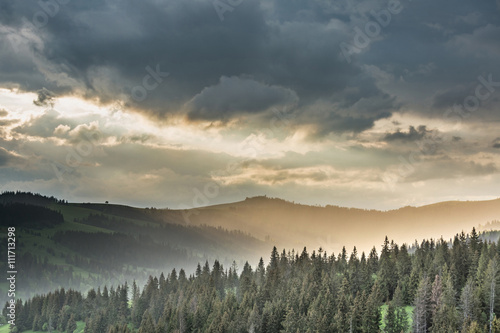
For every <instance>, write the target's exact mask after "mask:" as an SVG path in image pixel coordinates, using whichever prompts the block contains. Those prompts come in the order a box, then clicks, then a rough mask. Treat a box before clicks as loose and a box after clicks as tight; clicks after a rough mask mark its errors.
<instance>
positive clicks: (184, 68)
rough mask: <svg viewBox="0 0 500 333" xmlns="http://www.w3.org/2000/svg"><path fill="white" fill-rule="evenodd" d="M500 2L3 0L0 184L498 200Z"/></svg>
mask: <svg viewBox="0 0 500 333" xmlns="http://www.w3.org/2000/svg"><path fill="white" fill-rule="evenodd" d="M499 14H500V0H496V1H494V0H476V1H473V0H438V1H436V0H412V1H410V0H401V1H398V0H389V1H379V0H336V1H326V0H300V1H299V0H260V1H256V0H226V1H223V0H215V1H213V0H183V1H180V0H162V1H160V0H144V1H132V0H106V1H102V0H101V1H98V0H87V1H81V0H41V1H15V0H3V1H2V2H1V3H0V59H1V61H0V190H1V191H6V190H23V191H33V192H39V193H42V194H46V195H54V196H56V197H59V198H64V199H67V200H69V201H78V202H104V201H109V202H111V203H121V204H128V205H133V206H139V207H151V206H154V207H158V208H164V207H169V208H172V209H185V208H190V207H197V206H205V205H212V204H218V203H224V202H232V201H239V200H243V199H245V198H246V197H253V196H257V195H267V196H270V197H279V198H283V199H286V200H290V201H295V202H300V203H305V204H315V205H316V204H317V205H326V204H333V205H339V206H349V207H359V208H370V209H374V208H375V209H382V210H386V209H394V208H398V207H402V206H407V205H414V206H419V205H424V204H429V203H433V202H438V201H447V200H486V199H494V198H497V197H499V192H498V184H499V183H500V170H499V168H500V156H499V153H500V66H499V60H498V59H500V15H499Z"/></svg>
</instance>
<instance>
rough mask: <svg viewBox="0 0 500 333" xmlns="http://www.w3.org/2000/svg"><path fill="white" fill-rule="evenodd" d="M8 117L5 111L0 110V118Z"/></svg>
mask: <svg viewBox="0 0 500 333" xmlns="http://www.w3.org/2000/svg"><path fill="white" fill-rule="evenodd" d="M8 115H9V112H8V111H7V110H5V109H0V117H6V116H8Z"/></svg>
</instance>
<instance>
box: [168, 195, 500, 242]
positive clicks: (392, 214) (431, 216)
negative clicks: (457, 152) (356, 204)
mask: <svg viewBox="0 0 500 333" xmlns="http://www.w3.org/2000/svg"><path fill="white" fill-rule="evenodd" d="M162 213H163V218H164V219H165V220H166V221H180V222H179V223H183V224H185V223H188V222H189V223H190V224H191V225H197V226H199V225H209V226H214V227H223V228H226V229H229V230H232V229H237V230H241V231H243V232H247V233H250V234H251V235H253V236H255V237H257V238H259V239H268V240H269V241H271V243H273V244H275V245H277V246H278V248H283V247H286V248H296V249H302V247H304V246H307V247H308V248H311V249H317V248H318V247H320V246H321V247H323V248H324V249H326V250H327V251H329V252H330V251H335V252H338V251H340V250H341V249H342V246H344V245H345V246H346V247H348V248H349V247H350V248H351V249H352V247H353V246H357V247H358V251H360V250H364V251H369V250H370V249H371V248H372V247H373V246H374V245H378V244H379V243H380V239H383V238H384V237H385V236H388V237H389V239H394V240H397V241H398V242H407V243H413V242H414V241H415V240H421V239H423V238H440V237H443V238H445V239H449V238H450V237H452V236H453V235H454V234H455V233H456V231H457V230H464V231H466V232H468V231H470V230H471V229H472V227H474V226H478V225H479V224H484V223H486V222H488V221H492V220H498V219H499V218H500V199H496V200H489V201H448V202H441V203H436V204H432V205H426V206H421V207H403V208H400V209H396V210H390V211H378V210H365V209H356V208H346V207H338V206H326V207H319V206H307V205H301V204H296V203H292V202H288V201H285V200H281V199H275V198H268V197H265V196H261V197H253V198H247V199H246V200H244V201H240V202H235V203H230V204H223V205H216V206H208V207H202V208H196V209H191V210H186V211H171V210H163V211H162ZM184 217H187V218H184Z"/></svg>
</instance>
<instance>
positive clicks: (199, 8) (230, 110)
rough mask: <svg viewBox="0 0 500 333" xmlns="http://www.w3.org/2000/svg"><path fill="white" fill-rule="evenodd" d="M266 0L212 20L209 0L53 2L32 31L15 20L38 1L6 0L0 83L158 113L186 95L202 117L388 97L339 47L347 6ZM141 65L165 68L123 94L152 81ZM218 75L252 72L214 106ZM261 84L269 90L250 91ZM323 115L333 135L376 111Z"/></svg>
mask: <svg viewBox="0 0 500 333" xmlns="http://www.w3.org/2000/svg"><path fill="white" fill-rule="evenodd" d="M270 3H272V1H271V2H267V1H264V2H262V3H258V2H253V1H244V2H243V3H242V4H241V5H240V6H238V7H237V8H235V9H234V10H233V11H231V12H227V13H225V16H224V21H223V22H221V21H220V20H219V17H218V15H217V13H216V11H215V9H214V7H213V4H212V2H210V1H198V0H188V1H182V2H179V1H164V2H157V1H141V2H135V1H131V0H128V1H97V0H94V1H86V2H80V1H72V2H69V3H68V4H66V5H59V6H58V9H57V14H55V15H53V16H50V15H49V16H48V20H47V24H46V25H44V27H43V28H41V29H36V30H34V31H30V30H29V28H28V26H27V25H26V24H24V28H23V29H21V27H23V17H24V18H27V19H28V20H32V18H33V17H34V16H33V15H36V14H37V13H38V12H39V11H41V10H42V9H41V8H40V7H39V5H36V3H35V2H33V3H30V4H28V3H21V2H9V3H8V8H9V13H10V15H9V20H7V21H5V23H4V24H5V26H6V27H8V28H9V29H11V30H9V32H8V34H7V37H6V38H3V39H1V38H0V42H2V43H4V44H5V46H8V43H9V41H12V40H16V41H17V43H14V44H15V45H16V47H15V48H14V49H16V50H13V47H9V48H2V50H5V49H10V52H7V51H0V52H2V53H4V52H5V53H6V54H5V57H2V59H5V61H4V62H3V64H2V65H0V73H1V74H5V75H0V77H1V79H0V80H1V81H3V84H4V85H8V84H17V85H19V86H21V87H22V88H23V89H25V90H29V91H38V90H39V89H41V88H42V87H43V86H45V87H47V89H48V90H50V91H53V92H54V93H55V94H57V95H64V94H71V93H75V94H79V95H83V96H84V97H86V98H92V99H95V98H98V99H99V100H100V101H101V102H104V103H109V102H112V101H114V100H116V99H125V100H127V101H128V105H129V106H130V107H133V108H135V109H138V110H140V111H144V112H146V113H149V114H154V115H157V116H163V115H165V114H168V113H172V112H179V109H182V108H183V106H184V105H186V103H187V102H189V101H191V104H190V106H192V107H193V108H192V109H191V112H190V113H189V117H190V118H191V119H194V118H196V119H210V120H214V119H217V118H218V117H222V118H223V119H228V118H231V117H236V116H238V115H239V114H240V113H242V112H250V113H252V112H258V111H263V110H265V109H266V108H268V107H269V106H273V105H275V104H282V103H289V102H290V101H291V100H300V103H301V105H300V106H302V107H304V106H307V105H310V104H311V103H314V102H315V101H316V100H317V99H318V98H322V99H325V100H333V99H335V100H337V98H340V99H341V100H342V101H343V103H345V105H346V106H348V107H350V106H352V105H354V104H355V103H357V102H359V101H360V100H361V98H362V97H366V96H378V95H380V96H384V95H385V94H384V93H383V92H382V91H381V90H380V89H379V88H377V87H376V85H375V82H374V80H373V79H372V78H370V77H369V76H367V75H366V74H365V73H364V71H363V69H362V68H360V67H358V66H356V65H346V63H345V62H344V60H343V59H341V58H340V57H339V56H338V54H339V50H338V45H339V43H340V42H341V41H342V40H343V39H344V38H347V37H348V33H349V32H348V31H347V30H346V27H345V24H344V23H343V22H344V21H346V20H348V16H349V11H350V10H352V8H351V7H350V5H348V2H342V3H338V4H336V5H332V4H328V3H326V2H324V1H307V2H303V3H301V2H296V3H294V4H293V5H290V6H287V5H286V4H285V3H284V2H280V1H276V2H275V3H274V9H270V6H269V4H270ZM34 4H35V5H34ZM271 7H273V6H271ZM285 9H286V10H285ZM25 21H26V20H24V22H25ZM35 23H36V22H35ZM33 67H35V70H33ZM12 68H15V71H13V70H12ZM148 68H149V69H155V68H159V69H160V71H162V72H169V74H170V75H169V76H168V77H166V78H163V80H162V81H161V82H159V84H158V86H157V87H155V88H154V89H147V90H146V92H147V96H146V97H145V98H144V100H141V101H140V102H139V101H137V100H134V99H132V98H130V97H131V92H132V89H133V88H134V87H145V85H144V82H146V83H148V82H149V83H151V84H153V83H154V81H151V80H150V79H151V78H150V79H147V78H146V77H147V76H148V75H150V72H151V71H150V70H148ZM14 73H16V74H14ZM16 75H17V76H16ZM221 77H227V78H244V77H251V78H252V80H253V81H255V83H254V87H251V88H250V89H248V91H246V92H242V91H240V90H237V89H235V90H234V91H230V92H229V93H234V95H233V96H225V98H224V99H223V100H221V101H218V102H216V103H214V101H213V97H215V96H216V95H217V94H218V93H220V91H222V89H223V88H225V87H220V86H221V85H222V84H221V83H220V82H219V80H220V78H221ZM148 80H149V81H148ZM234 80H236V79H234ZM242 80H243V79H242ZM247 83H248V82H247ZM218 86H219V89H216V87H218ZM240 86H241V85H240ZM259 86H267V89H261V90H260V91H257V90H258V89H259V88H257V87H259ZM354 86H356V87H360V92H359V94H357V95H356V94H352V93H351V90H352V87H354ZM280 89H282V90H280ZM265 90H266V91H265ZM245 93H246V94H245ZM256 94H260V95H259V96H256ZM344 95H345V96H344ZM217 96H218V95H217ZM236 100H239V101H238V103H236V104H235V103H234V101H236ZM245 100H246V101H247V102H244V101H245ZM251 100H253V101H254V102H255V105H252V106H251V105H250V104H249V103H248V101H251ZM202 103H208V104H207V105H203V104H202ZM240 104H241V105H240ZM243 104H245V105H243ZM219 107H220V108H221V109H217V110H216V111H215V108H219ZM389 108H392V106H389ZM388 112H390V110H389V111H388ZM328 117H330V116H328ZM332 117H333V118H336V117H342V118H345V119H344V120H342V121H341V122H335V124H333V126H331V129H330V131H335V130H337V128H338V127H339V126H346V128H342V130H345V131H351V130H352V131H359V130H360V129H363V128H367V127H370V126H371V125H370V124H371V123H372V121H370V119H372V118H375V119H376V118H378V117H379V116H377V115H371V114H363V115H356V116H349V117H345V116H340V115H332ZM358 119H359V122H358V121H357V120H358ZM367 119H368V120H367ZM324 131H325V132H326V133H328V132H329V130H326V129H325V130H324Z"/></svg>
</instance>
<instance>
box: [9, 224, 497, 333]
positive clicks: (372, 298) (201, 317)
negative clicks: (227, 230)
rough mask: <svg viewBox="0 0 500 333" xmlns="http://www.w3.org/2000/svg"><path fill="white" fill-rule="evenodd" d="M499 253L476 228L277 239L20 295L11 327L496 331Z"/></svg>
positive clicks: (256, 332) (105, 332)
mask: <svg viewBox="0 0 500 333" xmlns="http://www.w3.org/2000/svg"><path fill="white" fill-rule="evenodd" d="M499 255H500V246H498V243H495V242H490V241H483V240H481V238H480V237H479V234H478V233H477V232H476V230H475V229H473V230H472V232H471V233H470V234H465V233H464V232H462V233H460V234H457V235H456V236H455V237H454V238H453V240H452V241H451V242H447V241H445V240H443V239H439V240H433V239H430V240H424V241H422V242H421V243H417V242H415V243H414V244H412V245H407V244H402V245H401V246H399V245H398V244H396V243H395V242H393V241H391V242H390V241H389V240H388V238H387V237H386V238H385V240H384V242H383V244H382V247H381V250H380V253H378V252H377V250H376V248H375V247H374V248H373V249H372V250H371V251H370V252H369V253H368V254H365V253H364V252H363V253H361V254H359V253H358V252H357V250H356V248H354V249H353V250H352V251H351V252H350V254H348V252H347V251H346V249H345V248H343V250H342V251H341V252H340V253H338V254H333V253H332V254H328V253H326V252H325V251H323V250H322V249H319V250H317V251H313V252H312V253H309V252H308V251H307V249H306V248H304V249H303V250H302V251H299V252H295V251H294V250H291V251H286V250H283V251H281V252H279V251H278V250H277V249H276V247H274V248H273V250H272V252H271V255H270V258H269V260H266V262H267V264H266V263H265V261H264V260H263V259H262V258H261V260H260V261H259V264H258V265H257V267H255V268H253V267H251V265H250V264H248V263H246V264H245V265H244V266H243V267H242V269H241V272H240V268H239V267H238V266H237V264H236V263H233V265H231V266H230V267H223V265H222V264H221V263H220V262H219V261H217V260H216V261H214V262H213V263H212V264H211V265H210V264H209V262H208V261H206V262H205V264H204V265H200V264H198V266H197V269H196V272H195V273H194V274H191V275H189V276H187V275H186V273H185V271H184V270H182V269H181V270H180V271H179V272H177V271H176V270H175V269H174V270H172V271H171V272H170V273H169V274H167V275H166V276H165V275H164V274H161V275H160V276H159V277H149V280H148V282H147V284H146V285H145V286H144V287H143V288H142V289H141V288H140V286H138V285H137V284H136V283H135V281H133V282H132V283H130V284H123V285H119V286H116V287H113V286H106V287H104V288H102V289H101V288H98V289H97V290H96V289H91V290H90V291H88V292H87V293H86V294H82V293H81V292H78V291H75V290H64V289H58V290H56V291H53V292H50V293H48V294H44V295H37V296H35V297H33V298H31V299H29V300H26V301H24V302H23V301H18V302H17V304H16V315H17V321H16V326H15V328H14V329H13V330H12V331H13V332H23V331H25V330H30V329H33V330H34V331H39V330H42V331H52V330H58V331H59V332H74V331H75V329H76V323H77V322H84V323H85V329H84V332H92V333H100V332H102V333H114V332H138V333H152V332H154V333H164V332H196V333H198V332H199V333H201V332H220V333H222V332H228V333H229V332H252V333H280V332H289V333H296V332H305V333H309V332H311V333H312V332H339V333H345V332H388V333H399V332H417V333H421V332H471V333H472V332H500V320H499V319H498V318H497V317H496V314H497V313H500V296H498V295H497V293H498V287H499V286H498V284H499V279H498V276H499V273H498V271H499V268H500V266H499ZM6 313H7V306H6V307H5V308H4V310H3V315H4V316H5V315H6Z"/></svg>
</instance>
